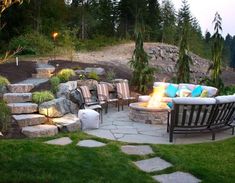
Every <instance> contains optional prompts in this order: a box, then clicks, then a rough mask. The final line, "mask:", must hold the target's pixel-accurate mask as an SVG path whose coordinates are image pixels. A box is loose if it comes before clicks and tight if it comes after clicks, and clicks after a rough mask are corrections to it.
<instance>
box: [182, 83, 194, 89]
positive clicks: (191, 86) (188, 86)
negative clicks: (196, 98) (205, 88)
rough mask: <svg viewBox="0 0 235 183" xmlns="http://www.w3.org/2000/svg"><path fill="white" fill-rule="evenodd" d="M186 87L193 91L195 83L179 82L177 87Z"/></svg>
mask: <svg viewBox="0 0 235 183" xmlns="http://www.w3.org/2000/svg"><path fill="white" fill-rule="evenodd" d="M183 87H187V88H188V89H189V90H191V91H193V89H194V88H195V87H196V85H195V84H188V83H180V84H179V89H181V88H183Z"/></svg>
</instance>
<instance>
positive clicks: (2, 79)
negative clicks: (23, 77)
mask: <svg viewBox="0 0 235 183" xmlns="http://www.w3.org/2000/svg"><path fill="white" fill-rule="evenodd" d="M8 84H10V82H9V81H8V79H7V78H5V77H3V76H1V75H0V86H6V85H8Z"/></svg>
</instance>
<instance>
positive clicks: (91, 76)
mask: <svg viewBox="0 0 235 183" xmlns="http://www.w3.org/2000/svg"><path fill="white" fill-rule="evenodd" d="M87 78H89V79H94V80H97V81H98V80H99V79H100V77H99V76H98V74H97V73H96V72H90V73H88V74H87Z"/></svg>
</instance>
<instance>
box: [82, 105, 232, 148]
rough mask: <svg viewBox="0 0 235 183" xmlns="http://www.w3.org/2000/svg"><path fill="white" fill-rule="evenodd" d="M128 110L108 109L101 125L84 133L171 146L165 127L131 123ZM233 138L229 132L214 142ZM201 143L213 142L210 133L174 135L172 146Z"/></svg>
mask: <svg viewBox="0 0 235 183" xmlns="http://www.w3.org/2000/svg"><path fill="white" fill-rule="evenodd" d="M128 115H129V109H128V107H127V106H125V108H124V110H123V111H119V112H117V110H116V108H110V109H109V112H108V113H107V114H104V115H103V123H102V124H101V125H100V128H99V129H92V130H86V131H85V132H86V133H87V134H90V135H94V136H97V137H100V138H105V139H109V140H117V141H121V142H128V143H149V144H171V143H170V142H169V134H168V133H167V131H166V125H165V124H164V125H151V124H143V123H138V122H133V121H131V120H130V119H129V117H128ZM231 137H233V136H232V135H231V131H229V130H227V131H221V132H218V133H216V140H223V139H227V138H231ZM201 142H213V141H212V140H211V133H203V134H188V135H184V134H177V135H174V140H173V143H174V144H192V143H201Z"/></svg>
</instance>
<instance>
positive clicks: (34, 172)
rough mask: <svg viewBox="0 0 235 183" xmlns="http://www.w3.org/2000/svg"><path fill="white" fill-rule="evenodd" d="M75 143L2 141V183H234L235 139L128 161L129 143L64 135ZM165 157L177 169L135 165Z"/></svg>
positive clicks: (159, 149)
mask: <svg viewBox="0 0 235 183" xmlns="http://www.w3.org/2000/svg"><path fill="white" fill-rule="evenodd" d="M60 136H69V137H70V138H71V139H72V140H73V143H72V144H70V145H67V146H63V147H60V146H59V147H58V146H54V145H47V144H44V143H42V142H44V141H45V140H49V139H54V138H39V139H33V140H29V139H23V140H22V139H20V140H0V182H24V183H27V182H30V183H32V182H56V183H59V182H66V183H67V182H118V183H119V182H120V183H123V182H135V183H136V182H141V183H142V182H154V181H153V179H152V178H151V176H152V175H156V174H161V173H168V172H174V171H177V170H180V171H186V172H189V173H192V174H193V175H195V176H196V177H197V178H199V179H201V180H203V182H211V183H212V182H213V183H214V182H220V183H221V182H234V180H235V138H232V139H230V140H226V141H223V142H215V143H206V144H194V145H152V147H153V150H154V152H155V154H153V155H151V156H144V157H140V156H129V155H125V154H124V153H122V152H121V151H120V146H121V145H123V144H124V143H120V142H114V141H109V140H104V139H98V138H94V137H91V136H88V135H85V134H84V133H68V134H60V135H59V136H58V137H60ZM88 138H89V139H96V140H99V141H102V142H105V143H107V144H108V145H107V146H105V147H101V148H84V147H77V146H76V143H77V142H78V141H79V140H83V139H88ZM155 156H160V157H162V158H164V159H165V160H167V161H170V162H171V163H172V164H173V165H174V166H173V167H172V168H168V169H166V170H164V171H161V172H154V173H150V174H147V173H144V172H142V171H140V170H138V169H137V168H136V167H135V166H134V165H133V164H132V163H131V161H135V160H141V159H146V158H149V157H155Z"/></svg>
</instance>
